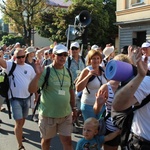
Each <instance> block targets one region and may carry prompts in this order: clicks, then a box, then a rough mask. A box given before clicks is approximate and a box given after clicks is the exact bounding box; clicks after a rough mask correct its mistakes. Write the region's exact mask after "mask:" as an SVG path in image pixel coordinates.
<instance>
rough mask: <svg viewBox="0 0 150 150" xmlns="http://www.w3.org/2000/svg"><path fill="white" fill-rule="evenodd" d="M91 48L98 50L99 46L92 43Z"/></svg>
mask: <svg viewBox="0 0 150 150" xmlns="http://www.w3.org/2000/svg"><path fill="white" fill-rule="evenodd" d="M91 49H93V50H98V49H99V46H98V45H95V44H94V45H92V47H91Z"/></svg>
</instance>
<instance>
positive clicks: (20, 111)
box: [10, 97, 30, 120]
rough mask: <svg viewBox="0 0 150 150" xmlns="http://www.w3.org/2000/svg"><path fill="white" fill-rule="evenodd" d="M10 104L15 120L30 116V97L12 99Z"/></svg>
mask: <svg viewBox="0 0 150 150" xmlns="http://www.w3.org/2000/svg"><path fill="white" fill-rule="evenodd" d="M10 104H11V107H12V113H13V118H14V119H15V120H19V119H23V118H27V117H28V112H29V106H30V97H28V98H25V99H21V98H19V99H17V98H14V99H10Z"/></svg>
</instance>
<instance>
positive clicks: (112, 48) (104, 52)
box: [103, 46, 115, 59]
mask: <svg viewBox="0 0 150 150" xmlns="http://www.w3.org/2000/svg"><path fill="white" fill-rule="evenodd" d="M114 50H115V49H114V46H111V47H105V48H104V50H103V54H104V55H105V59H106V58H108V57H109V56H110V54H111V53H112V52H114Z"/></svg>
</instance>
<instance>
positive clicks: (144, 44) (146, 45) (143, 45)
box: [141, 42, 150, 48]
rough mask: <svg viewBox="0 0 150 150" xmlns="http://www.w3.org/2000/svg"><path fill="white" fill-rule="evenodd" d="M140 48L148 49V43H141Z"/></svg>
mask: <svg viewBox="0 0 150 150" xmlns="http://www.w3.org/2000/svg"><path fill="white" fill-rule="evenodd" d="M141 47H142V48H144V47H145V48H147V47H150V43H148V42H145V43H143V44H142V46H141Z"/></svg>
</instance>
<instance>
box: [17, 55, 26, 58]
mask: <svg viewBox="0 0 150 150" xmlns="http://www.w3.org/2000/svg"><path fill="white" fill-rule="evenodd" d="M16 58H17V59H21V58H25V55H22V56H17V57H16Z"/></svg>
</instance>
